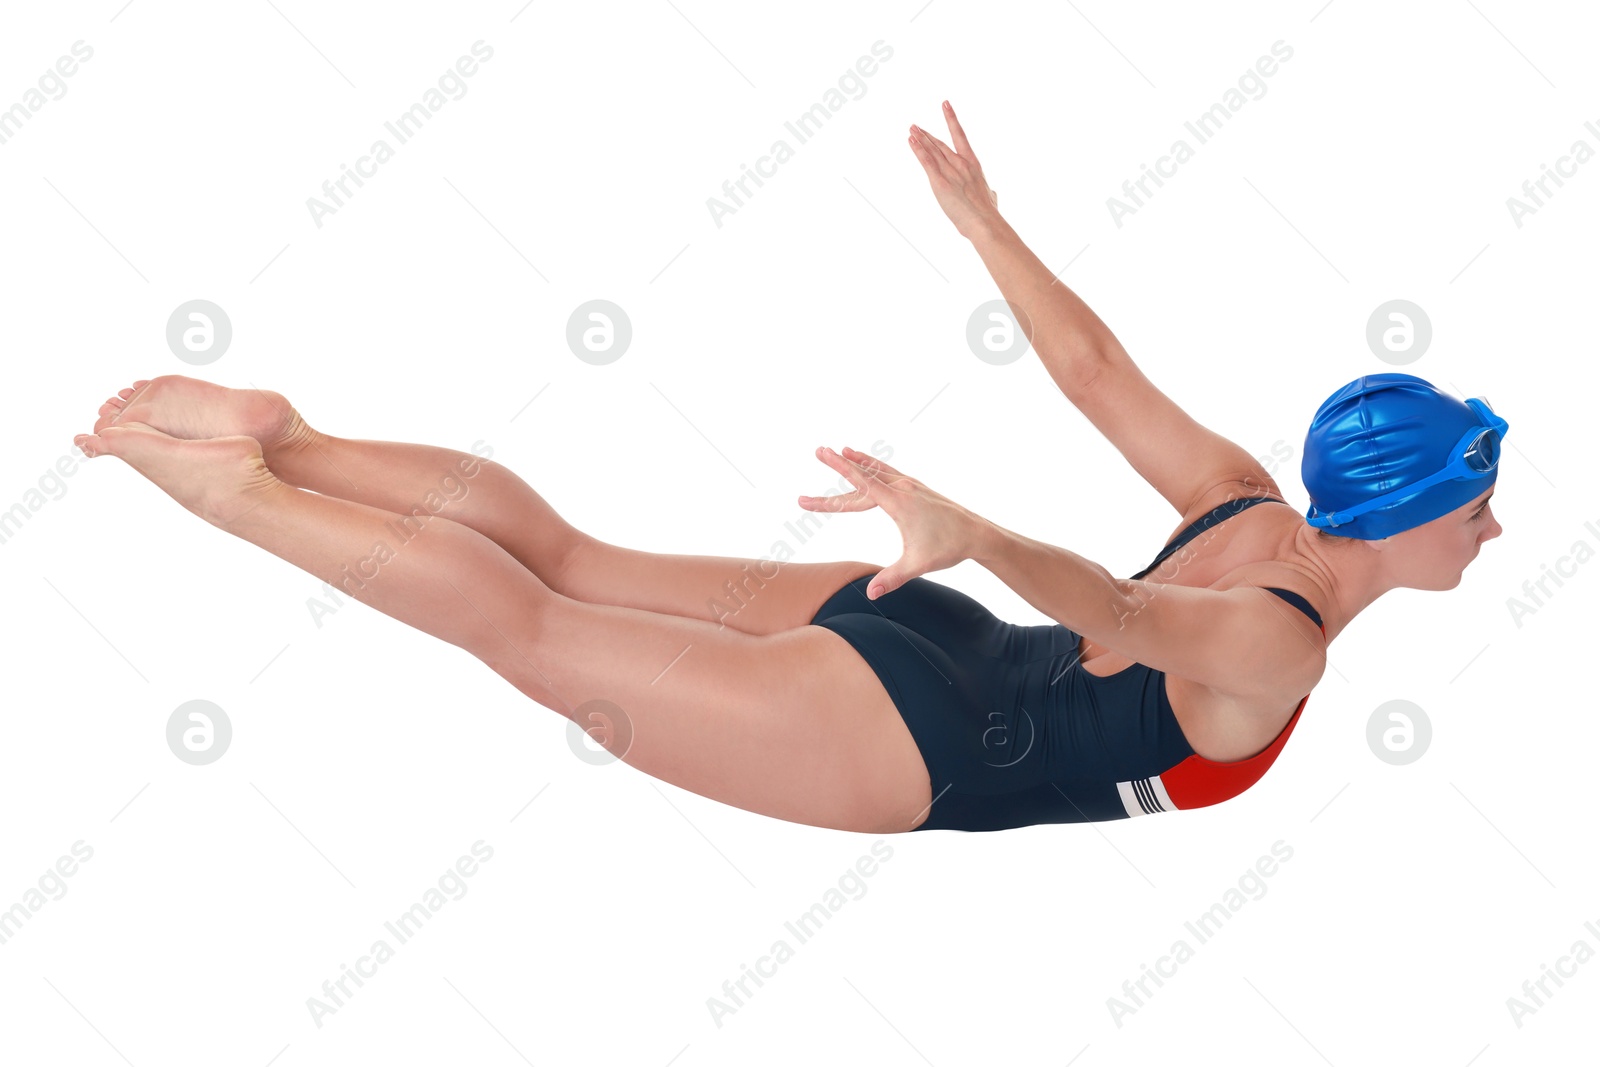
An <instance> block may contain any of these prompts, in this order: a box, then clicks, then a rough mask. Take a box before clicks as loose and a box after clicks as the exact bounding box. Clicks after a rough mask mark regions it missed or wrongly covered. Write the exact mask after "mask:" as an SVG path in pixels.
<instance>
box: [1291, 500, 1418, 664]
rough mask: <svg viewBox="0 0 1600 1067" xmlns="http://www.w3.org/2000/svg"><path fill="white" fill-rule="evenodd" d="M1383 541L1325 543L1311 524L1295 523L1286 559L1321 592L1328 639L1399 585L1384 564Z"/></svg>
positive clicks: (1343, 540) (1352, 539)
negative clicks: (1302, 570)
mask: <svg viewBox="0 0 1600 1067" xmlns="http://www.w3.org/2000/svg"><path fill="white" fill-rule="evenodd" d="M1382 545H1383V542H1380V541H1362V540H1359V539H1357V538H1353V537H1350V538H1340V539H1339V540H1338V541H1335V542H1332V543H1330V542H1328V541H1327V540H1325V539H1324V538H1321V537H1319V536H1318V535H1317V531H1316V529H1315V528H1314V527H1312V526H1310V525H1308V524H1306V523H1304V522H1302V523H1300V524H1299V525H1298V526H1296V528H1295V531H1294V535H1293V544H1292V546H1291V548H1290V550H1289V556H1288V558H1289V559H1290V560H1292V561H1294V562H1296V563H1297V564H1298V565H1299V566H1300V567H1301V568H1302V569H1304V570H1305V571H1306V573H1307V575H1308V577H1310V578H1311V579H1312V581H1313V582H1315V583H1316V585H1317V587H1318V588H1319V589H1320V590H1321V591H1322V598H1323V604H1322V605H1321V614H1322V622H1323V625H1324V626H1325V627H1326V629H1327V634H1328V640H1330V641H1331V640H1333V638H1334V636H1335V635H1336V634H1338V633H1339V631H1340V630H1343V629H1344V628H1345V626H1346V625H1347V624H1348V623H1349V622H1350V620H1351V619H1354V618H1355V617H1356V616H1357V615H1359V614H1360V613H1361V611H1362V609H1364V608H1365V607H1366V606H1367V605H1369V604H1371V603H1372V602H1373V601H1374V600H1377V599H1378V598H1379V597H1380V596H1382V595H1383V594H1385V593H1387V592H1388V591H1389V590H1391V589H1395V588H1398V587H1399V583H1397V582H1396V581H1395V580H1394V579H1393V577H1392V576H1391V575H1390V574H1389V573H1388V570H1387V568H1386V566H1385V563H1386V561H1387V558H1388V557H1387V555H1386V554H1385V552H1384V551H1383V548H1382Z"/></svg>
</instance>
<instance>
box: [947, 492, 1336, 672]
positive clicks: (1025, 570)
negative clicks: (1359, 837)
mask: <svg viewBox="0 0 1600 1067" xmlns="http://www.w3.org/2000/svg"><path fill="white" fill-rule="evenodd" d="M971 544H972V547H971V549H970V553H969V554H970V556H971V558H972V559H974V560H976V561H977V562H979V563H981V564H983V566H985V567H986V568H988V569H989V570H990V571H992V572H993V573H994V575H995V576H996V577H997V578H999V579H1000V580H1001V581H1003V582H1005V583H1006V585H1008V586H1010V587H1011V588H1012V589H1014V590H1016V592H1017V593H1018V594H1019V595H1020V596H1021V597H1022V598H1023V599H1024V600H1026V601H1027V602H1028V603H1030V604H1032V605H1033V606H1034V607H1035V608H1037V609H1038V610H1040V611H1042V612H1043V613H1044V614H1046V615H1048V616H1049V617H1050V618H1052V619H1054V620H1056V621H1057V622H1059V623H1060V624H1061V625H1063V626H1065V627H1067V629H1069V630H1072V631H1074V632H1076V633H1078V634H1081V635H1083V636H1084V637H1087V638H1088V639H1089V640H1091V641H1093V642H1094V643H1095V644H1097V645H1103V646H1104V647H1106V648H1109V649H1111V650H1113V651H1115V652H1118V653H1120V654H1122V655H1124V656H1127V657H1128V658H1129V659H1131V660H1134V661H1135V662H1137V663H1142V664H1144V665H1146V666H1148V667H1151V668H1153V669H1155V670H1158V671H1166V672H1167V673H1169V674H1173V675H1175V676H1177V677H1179V678H1186V679H1189V680H1191V681H1194V682H1198V683H1199V684H1201V685H1204V686H1208V687H1210V688H1211V689H1214V690H1216V691H1217V692H1220V693H1225V694H1229V695H1234V696H1240V697H1245V698H1256V697H1259V698H1264V699H1272V698H1276V697H1281V696H1283V695H1284V694H1285V693H1301V692H1310V690H1311V688H1312V687H1313V686H1314V685H1316V683H1317V680H1318V679H1320V678H1321V677H1322V670H1323V665H1324V664H1325V662H1326V646H1325V645H1324V644H1323V643H1321V642H1322V639H1321V636H1320V634H1319V635H1316V636H1315V637H1308V636H1307V635H1306V633H1305V631H1304V628H1303V627H1302V626H1301V624H1300V623H1299V622H1297V621H1296V619H1297V617H1298V613H1296V612H1287V613H1286V612H1284V611H1282V610H1281V609H1280V608H1279V606H1278V605H1277V604H1276V603H1275V598H1274V597H1273V595H1272V594H1271V593H1268V592H1266V591H1265V590H1263V589H1258V588H1255V587H1253V586H1241V587H1238V588H1234V589H1227V590H1221V591H1218V590H1213V589H1193V588H1190V587H1188V586H1181V585H1160V584H1156V583H1151V582H1139V581H1133V580H1131V579H1125V578H1117V577H1114V576H1113V575H1112V574H1111V572H1110V571H1108V570H1106V569H1105V568H1104V567H1102V566H1100V564H1098V563H1095V562H1093V561H1091V560H1088V559H1085V558H1084V557H1083V556H1080V555H1078V554H1077V553H1076V552H1072V551H1069V550H1068V549H1065V548H1058V547H1056V546H1054V545H1047V544H1044V543H1042V542H1039V541H1035V540H1033V539H1032V538H1028V537H1024V536H1022V535H1021V534H1018V533H1013V532H1012V531H1010V530H1007V529H1004V528H1002V527H1000V526H997V525H995V524H994V523H992V522H989V521H988V520H986V519H977V521H976V528H975V530H974V533H973V539H972V542H971ZM1307 625H1309V622H1307Z"/></svg>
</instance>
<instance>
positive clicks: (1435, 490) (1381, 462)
mask: <svg viewBox="0 0 1600 1067" xmlns="http://www.w3.org/2000/svg"><path fill="white" fill-rule="evenodd" d="M1473 403H1474V404H1475V405H1483V403H1484V402H1483V401H1482V400H1481V399H1479V400H1475V401H1474V402H1473ZM1485 413H1489V412H1488V408H1487V407H1486V406H1485V407H1484V408H1483V411H1482V412H1481V413H1480V411H1479V410H1478V408H1476V407H1473V406H1469V405H1468V404H1467V403H1464V402H1463V401H1460V400H1457V399H1456V398H1455V397H1453V396H1450V395H1448V394H1446V393H1443V392H1440V391H1439V390H1438V389H1436V388H1435V387H1434V386H1433V385H1432V384H1431V383H1429V382H1427V381H1425V380H1423V379H1421V378H1418V377H1416V376H1415V375H1412V374H1401V373H1399V372H1389V373H1384V374H1365V375H1362V376H1361V377H1360V378H1357V379H1356V380H1355V381H1353V382H1350V383H1348V384H1347V385H1344V386H1342V387H1341V388H1340V389H1338V390H1337V391H1336V392H1334V394H1333V395H1332V396H1330V397H1328V399H1326V400H1324V401H1323V402H1322V406H1321V407H1320V408H1318V409H1317V413H1316V415H1315V416H1314V417H1313V418H1312V420H1311V428H1310V429H1309V430H1308V431H1307V432H1306V441H1305V451H1304V453H1303V455H1302V458H1301V462H1300V476H1301V479H1302V480H1303V481H1304V482H1305V486H1306V491H1307V492H1308V493H1309V494H1310V495H1311V507H1310V508H1309V509H1307V511H1306V520H1307V521H1308V522H1310V523H1311V525H1313V526H1317V527H1319V528H1325V529H1327V531H1328V532H1329V533H1330V534H1334V535H1336V536H1340V537H1353V538H1357V539H1360V540H1363V541H1376V540H1378V539H1380V538H1384V537H1389V536H1391V535H1393V534H1397V533H1400V532H1401V531H1403V530H1409V529H1411V528H1412V527H1415V526H1421V525H1422V524H1423V523H1426V522H1431V521H1433V520H1434V519H1437V518H1438V517H1439V516H1441V515H1444V514H1447V513H1449V512H1451V511H1454V510H1455V509H1456V508H1459V507H1461V506H1462V505H1464V504H1466V503H1468V502H1469V501H1471V500H1474V499H1476V498H1477V497H1478V496H1480V495H1481V494H1482V493H1483V492H1484V491H1485V490H1486V489H1488V488H1489V487H1490V486H1491V485H1493V484H1494V480H1495V476H1496V471H1495V470H1494V469H1493V467H1494V464H1495V462H1496V461H1497V460H1498V456H1499V436H1500V435H1501V434H1503V433H1504V429H1505V423H1504V421H1503V420H1500V419H1498V418H1497V417H1492V413H1489V414H1491V417H1492V421H1493V422H1495V423H1497V424H1498V427H1499V429H1498V432H1497V433H1495V434H1494V435H1493V436H1492V439H1490V440H1488V441H1487V445H1488V446H1489V447H1488V451H1490V452H1491V453H1492V455H1491V456H1490V458H1489V460H1488V463H1489V465H1490V468H1491V469H1489V470H1488V471H1487V472H1486V473H1481V474H1477V475H1476V476H1471V477H1452V478H1445V479H1444V480H1442V481H1438V480H1434V481H1433V484H1430V485H1427V486H1425V487H1423V488H1422V489H1420V490H1419V491H1418V492H1416V493H1414V494H1410V495H1405V494H1403V493H1401V494H1400V495H1399V496H1398V498H1397V499H1396V500H1395V501H1394V502H1392V503H1388V504H1385V505H1383V506H1381V507H1377V508H1373V509H1372V510H1370V511H1365V512H1363V513H1361V514H1358V515H1356V516H1354V517H1342V516H1340V515H1339V514H1338V513H1339V511H1340V509H1347V508H1353V507H1357V506H1359V505H1361V504H1363V503H1365V502H1367V501H1370V500H1372V499H1374V498H1376V497H1380V496H1383V495H1385V494H1390V493H1395V492H1396V491H1397V490H1403V489H1404V488H1405V487H1406V486H1409V485H1414V484H1416V483H1418V482H1421V481H1423V480H1425V479H1429V480H1431V479H1434V478H1436V477H1437V476H1438V475H1439V473H1440V472H1441V471H1443V470H1444V469H1445V468H1446V467H1448V466H1450V464H1451V463H1452V461H1453V460H1455V459H1456V457H1455V456H1453V455H1452V453H1453V452H1454V451H1456V450H1457V446H1458V445H1461V444H1462V439H1463V437H1464V436H1465V435H1467V434H1469V433H1471V432H1472V431H1473V430H1475V429H1481V428H1483V427H1485V426H1487V425H1489V423H1488V422H1487V421H1486V420H1485V417H1484V414H1485ZM1474 458H1477V457H1474ZM1462 470H1463V472H1465V471H1466V468H1465V467H1463V468H1462ZM1329 516H1333V517H1334V518H1336V519H1338V520H1339V521H1338V523H1337V524H1336V525H1335V524H1332V523H1330V522H1329V519H1328V517H1329ZM1314 519H1315V520H1317V521H1312V520H1314Z"/></svg>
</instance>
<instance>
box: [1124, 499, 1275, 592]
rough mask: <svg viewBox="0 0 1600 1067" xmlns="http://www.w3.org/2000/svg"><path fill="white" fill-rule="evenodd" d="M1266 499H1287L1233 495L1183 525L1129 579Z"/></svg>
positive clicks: (1137, 578)
mask: <svg viewBox="0 0 1600 1067" xmlns="http://www.w3.org/2000/svg"><path fill="white" fill-rule="evenodd" d="M1268 500H1271V501H1273V502H1275V503H1278V504H1284V503H1287V501H1284V500H1279V499H1278V498H1277V497H1275V496H1244V497H1235V498H1234V499H1232V500H1227V501H1224V502H1223V503H1221V504H1218V505H1217V506H1216V507H1214V508H1212V509H1211V510H1210V511H1209V512H1208V513H1207V514H1205V515H1203V516H1201V517H1200V518H1198V519H1196V520H1195V521H1194V522H1191V523H1190V524H1189V525H1188V526H1186V527H1184V528H1183V530H1182V531H1181V532H1180V533H1179V534H1178V536H1177V537H1174V538H1173V539H1172V541H1171V542H1169V543H1168V545H1167V547H1166V548H1163V549H1162V550H1161V553H1160V555H1158V556H1156V558H1155V559H1154V560H1152V561H1151V563H1150V566H1148V567H1146V568H1145V569H1144V570H1142V571H1140V572H1139V573H1138V574H1135V575H1134V576H1133V577H1132V578H1131V579H1129V580H1130V581H1138V580H1139V579H1140V578H1143V577H1144V576H1145V575H1147V574H1149V573H1150V572H1151V571H1153V570H1155V569H1156V568H1157V567H1158V566H1160V565H1161V561H1162V560H1164V559H1166V558H1167V557H1168V556H1170V555H1172V554H1173V553H1174V552H1176V551H1177V550H1178V549H1180V548H1182V547H1183V546H1184V545H1186V544H1188V543H1189V542H1190V541H1192V540H1194V539H1195V538H1196V537H1198V536H1200V534H1202V533H1204V532H1205V531H1206V530H1209V529H1210V528H1211V527H1213V526H1215V525H1217V523H1219V522H1222V521H1223V520H1224V519H1229V518H1232V517H1233V516H1235V515H1237V514H1239V513H1240V512H1241V511H1245V510H1247V509H1249V508H1252V507H1254V506H1255V505H1257V504H1260V503H1263V502H1265V501H1268Z"/></svg>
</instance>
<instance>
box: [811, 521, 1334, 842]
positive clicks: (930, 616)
mask: <svg viewBox="0 0 1600 1067" xmlns="http://www.w3.org/2000/svg"><path fill="white" fill-rule="evenodd" d="M1264 500H1274V501H1276V502H1277V503H1285V502H1284V501H1281V500H1277V498H1276V497H1241V498H1236V499H1234V500H1231V501H1228V502H1227V503H1225V504H1222V505H1219V506H1218V507H1217V508H1215V509H1214V510H1212V511H1211V512H1210V513H1209V514H1207V515H1206V516H1205V517H1203V518H1201V519H1199V520H1197V521H1196V522H1194V523H1191V524H1190V525H1189V526H1188V527H1186V528H1185V529H1184V530H1183V531H1182V532H1181V533H1180V534H1179V535H1178V536H1177V537H1176V538H1174V539H1173V541H1172V542H1171V543H1170V544H1168V545H1167V547H1166V548H1164V549H1163V550H1162V551H1161V553H1160V554H1159V555H1158V556H1156V558H1155V560H1154V561H1153V562H1152V563H1151V564H1150V566H1148V567H1146V568H1145V569H1144V570H1142V571H1140V572H1139V573H1138V574H1135V575H1133V576H1132V577H1133V580H1138V579H1141V578H1143V577H1144V576H1145V575H1146V574H1148V573H1150V571H1152V570H1154V569H1155V568H1156V566H1157V565H1159V564H1160V563H1161V562H1162V561H1163V560H1165V559H1166V558H1167V557H1168V556H1170V555H1171V554H1172V553H1173V552H1175V551H1177V550H1178V549H1179V548H1181V547H1182V546H1183V545H1184V544H1186V543H1188V542H1189V541H1190V540H1192V539H1193V538H1194V537H1196V536H1197V535H1198V534H1200V533H1201V532H1203V531H1204V530H1206V529H1208V528H1210V527H1212V526H1214V525H1216V524H1217V523H1219V522H1221V521H1223V520H1224V519H1226V518H1228V517H1230V516H1232V515H1237V514H1238V513H1239V512H1241V511H1244V510H1245V509H1247V508H1249V507H1252V506H1254V505H1256V504H1259V503H1261V502H1262V501H1264ZM872 578H873V575H870V574H869V575H863V576H862V577H860V578H857V579H856V580H855V581H853V582H850V583H849V584H848V585H846V586H844V587H843V588H841V589H840V590H839V591H838V592H836V593H835V594H834V595H833V596H831V597H829V598H828V601H827V602H826V603H825V604H823V605H822V607H821V609H820V610H818V612H817V614H816V616H815V617H814V618H813V619H812V620H811V621H812V624H813V625H816V626H825V627H827V628H828V629H830V630H832V631H833V632H834V633H836V634H838V635H839V636H840V637H843V638H844V639H845V640H846V641H848V642H850V644H851V646H852V647H853V648H855V650H856V651H857V652H858V653H860V655H861V657H862V659H864V660H866V661H867V663H868V665H870V666H871V667H872V669H873V671H874V672H876V673H877V675H878V678H879V679H880V680H881V681H882V682H883V686H884V688H885V689H886V690H887V691H888V693H889V696H890V697H891V699H893V701H894V703H895V706H896V707H897V708H899V710H900V715H901V717H902V718H903V719H904V720H905V723H906V726H907V728H908V729H909V730H910V731H911V736H912V738H913V739H914V740H915V741H916V743H917V748H918V749H919V750H920V751H921V753H922V757H923V761H924V762H925V763H926V764H927V767H928V778H929V782H930V783H931V785H932V789H933V797H934V800H933V807H932V810H931V811H930V812H929V815H928V818H927V820H926V821H924V822H923V823H922V824H921V825H920V826H918V827H917V829H919V830H1004V829H1009V828H1012V827H1017V826H1031V825H1034V824H1036V823H1058V822H1098V821H1101V820H1105V819H1122V818H1128V817H1130V816H1134V815H1143V814H1148V813H1151V812H1156V811H1171V810H1174V809H1178V808H1192V807H1203V806H1206V805H1208V804H1215V803H1218V802H1219V801H1221V800H1226V799H1228V797H1231V796H1235V795H1237V794H1238V793H1241V792H1243V791H1244V790H1245V789H1247V788H1249V786H1250V785H1251V784H1253V783H1254V782H1255V781H1256V780H1257V779H1259V778H1260V777H1261V775H1262V774H1263V773H1265V771H1266V769H1267V767H1268V766H1270V765H1271V763H1272V761H1273V759H1275V758H1276V756H1277V754H1278V751H1279V749H1281V748H1282V746H1283V742H1284V741H1285V740H1286V739H1287V738H1288V736H1289V732H1290V731H1291V730H1292V729H1293V728H1294V724H1295V722H1296V721H1298V719H1299V717H1300V711H1301V708H1303V707H1304V706H1305V699H1304V698H1302V699H1301V701H1300V706H1299V707H1297V708H1296V709H1295V711H1294V715H1293V717H1292V718H1291V719H1290V720H1289V723H1288V725H1287V726H1285V727H1284V729H1283V731H1282V733H1280V734H1279V736H1278V737H1277V739H1276V740H1274V741H1273V743H1272V744H1271V745H1270V746H1268V748H1267V749H1265V750H1263V751H1262V752H1260V753H1258V754H1256V755H1255V756H1252V757H1250V758H1248V759H1244V760H1237V761H1233V762H1227V763H1224V762H1218V761H1215V760H1208V759H1206V758H1204V757H1202V756H1200V755H1198V754H1197V753H1196V752H1195V751H1194V749H1193V748H1191V747H1190V746H1189V742H1188V740H1187V739H1186V738H1185V737H1184V735H1183V731H1182V730H1181V729H1180V728H1179V726H1178V720H1177V719H1176V717H1174V715H1173V713H1172V705H1171V704H1170V703H1169V702H1168V700H1167V692H1166V685H1165V677H1166V676H1165V673H1164V672H1162V671H1157V670H1152V669H1151V668H1149V667H1146V666H1145V665H1144V664H1141V663H1135V664H1132V665H1131V666H1129V667H1127V668H1125V669H1123V670H1121V671H1118V672H1117V673H1115V674H1112V675H1109V676H1106V677H1100V676H1098V675H1094V674H1090V673H1089V672H1088V671H1086V670H1084V669H1083V666H1082V664H1081V662H1080V661H1079V656H1078V649H1079V642H1080V640H1081V638H1082V635H1081V634H1079V633H1076V632H1075V631H1073V630H1070V629H1068V628H1067V627H1065V626H1063V625H1060V624H1058V623H1047V624H1043V625H1037V626H1021V625H1016V624H1013V623H1008V622H1004V621H1002V620H1001V619H999V618H997V617H995V615H994V614H992V613H991V612H990V611H989V610H988V609H987V608H985V607H984V606H983V605H982V604H980V603H978V602H977V601H976V600H974V599H972V598H971V597H969V596H967V595H966V594H964V593H961V592H959V591H957V590H955V589H951V588H950V587H948V586H944V585H940V584H939V583H937V582H933V581H930V580H928V579H926V578H921V577H918V578H913V579H911V580H910V581H909V582H906V583H905V584H904V585H902V586H901V587H900V588H898V589H896V590H895V591H894V592H892V593H887V594H885V595H884V596H881V597H879V598H878V599H877V600H876V601H870V600H868V599H867V592H866V589H867V583H868V582H869V581H871V580H872ZM1270 591H1271V592H1273V593H1276V594H1277V595H1278V596H1280V597H1282V598H1283V599H1284V600H1286V601H1287V602H1289V603H1290V604H1292V605H1294V606H1295V607H1296V608H1299V609H1300V610H1301V611H1303V612H1305V613H1306V614H1307V615H1308V616H1310V617H1311V619H1312V620H1313V621H1314V622H1316V624H1317V625H1318V626H1322V619H1321V618H1320V617H1319V616H1318V615H1317V613H1316V611H1315V610H1314V609H1313V608H1312V607H1311V605H1310V604H1309V603H1307V602H1306V600H1305V599H1304V598H1303V597H1301V596H1299V595H1298V594H1296V593H1293V592H1291V591H1289V590H1287V589H1271V590H1270ZM1324 633H1326V628H1324Z"/></svg>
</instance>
